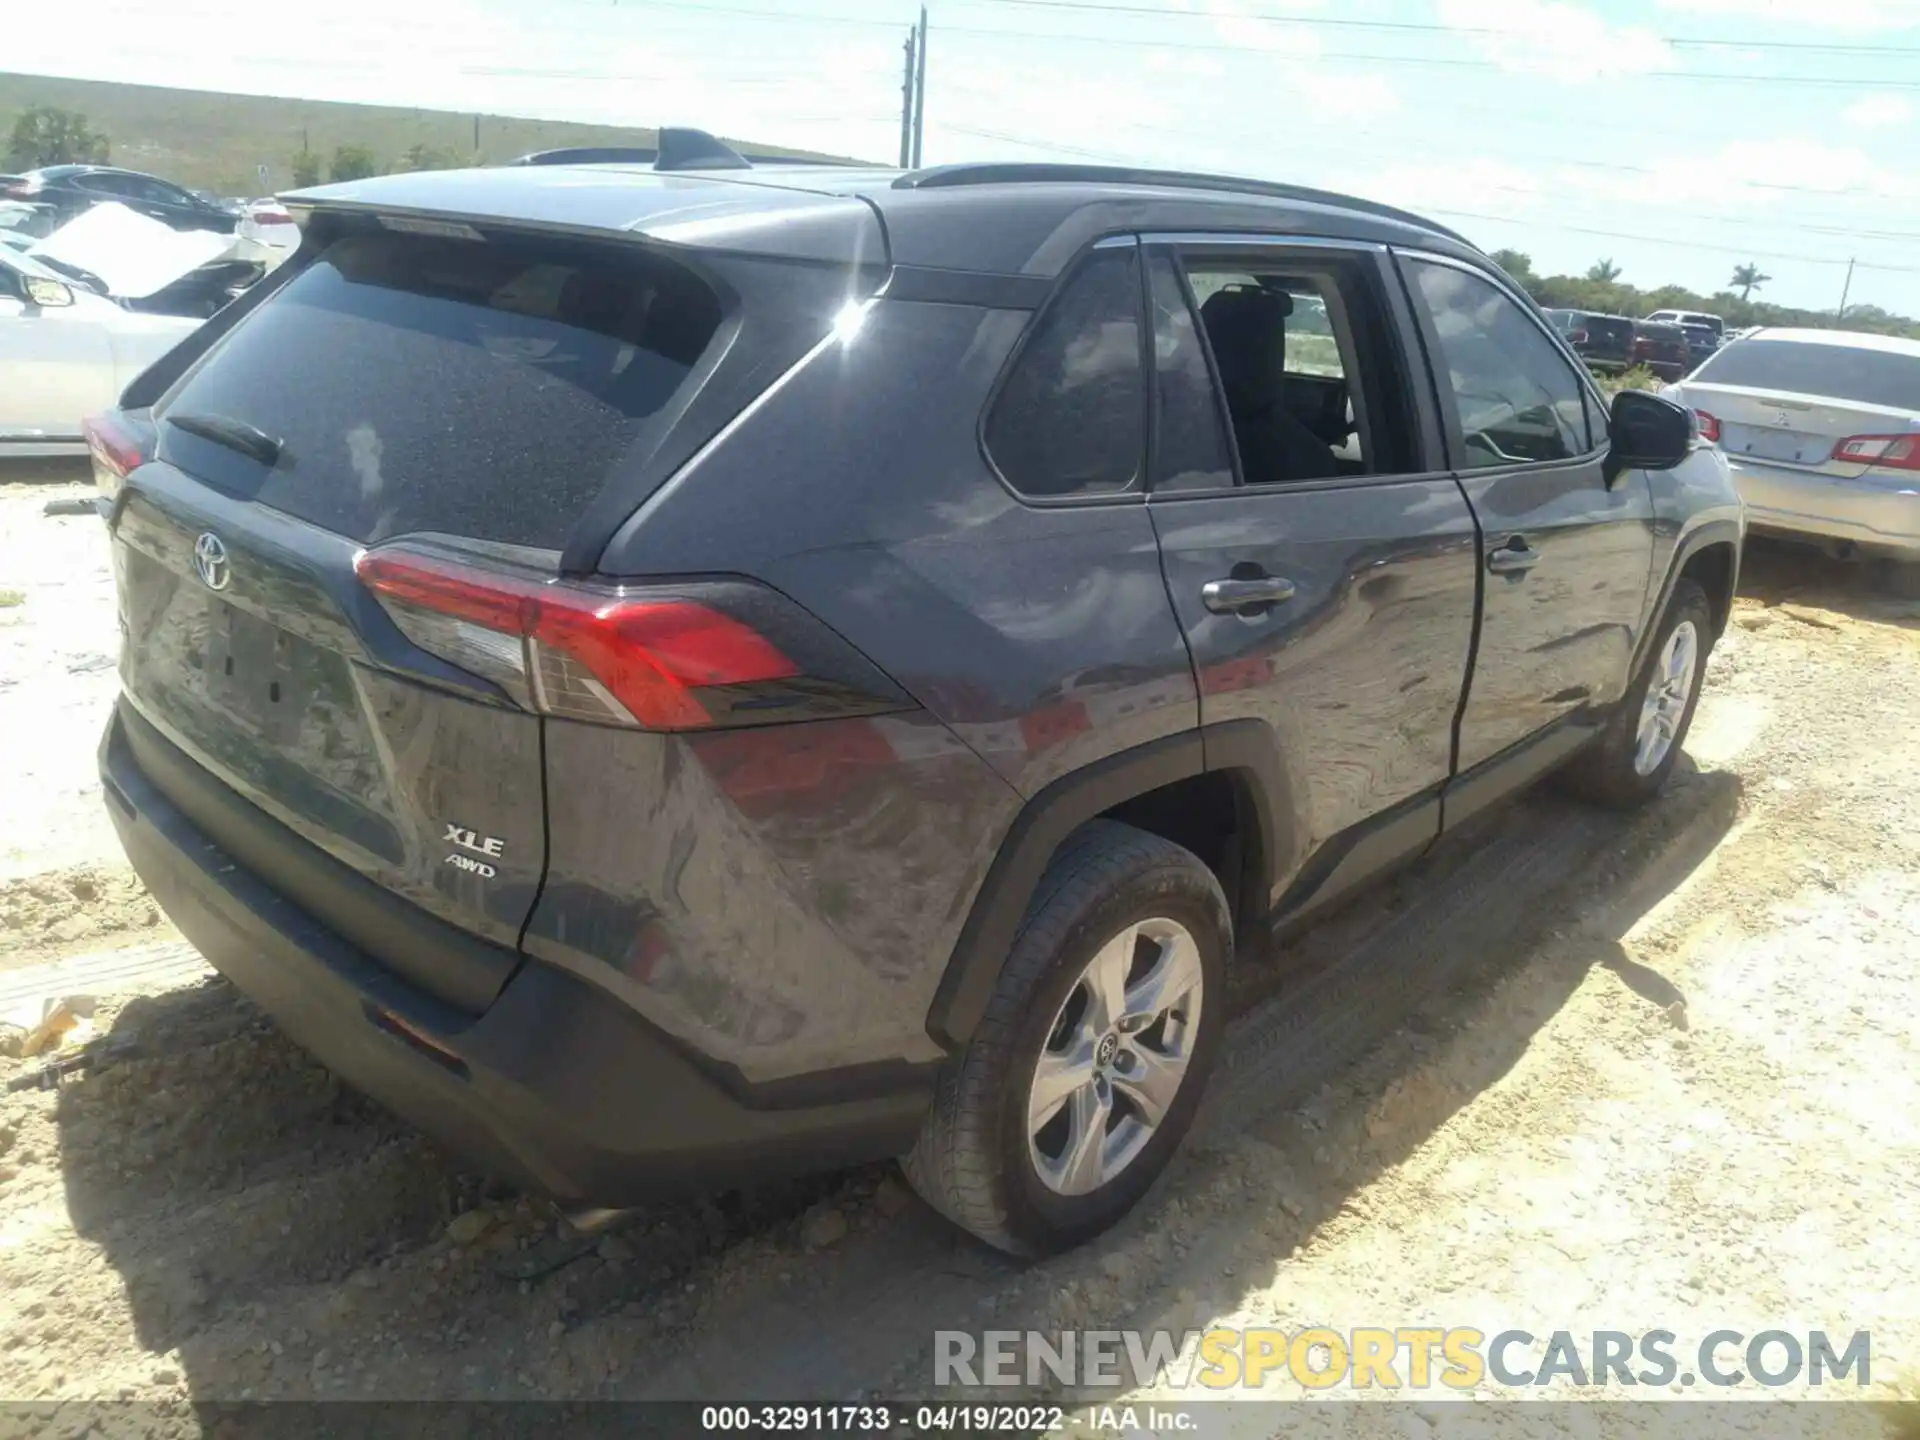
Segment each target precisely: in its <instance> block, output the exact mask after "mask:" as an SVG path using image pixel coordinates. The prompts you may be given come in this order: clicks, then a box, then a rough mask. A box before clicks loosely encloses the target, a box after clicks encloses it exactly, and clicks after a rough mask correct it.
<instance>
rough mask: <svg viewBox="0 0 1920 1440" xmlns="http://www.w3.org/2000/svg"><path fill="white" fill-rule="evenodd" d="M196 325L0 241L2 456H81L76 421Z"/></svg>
mask: <svg viewBox="0 0 1920 1440" xmlns="http://www.w3.org/2000/svg"><path fill="white" fill-rule="evenodd" d="M200 324H201V322H200V321H198V320H192V319H187V318H184V317H182V316H177V315H145V314H138V313H136V312H134V311H131V310H126V309H123V308H122V307H121V306H119V305H116V304H114V303H113V301H111V300H109V299H107V298H106V297H105V296H104V295H96V294H94V293H93V292H92V291H90V290H88V289H87V288H86V287H85V286H82V285H77V284H74V283H73V282H72V281H70V280H68V279H66V278H65V277H63V276H61V275H60V274H59V273H58V272H57V271H55V270H53V269H51V268H49V267H48V266H46V265H43V264H41V263H40V262H39V261H37V260H35V259H34V258H33V257H32V256H30V255H25V254H22V253H20V252H19V251H17V250H14V249H11V248H9V247H5V246H0V459H3V458H7V457H12V456H43V455H82V454H85V453H86V449H87V444H86V440H85V439H84V438H83V436H82V433H81V428H80V422H81V421H82V420H83V419H84V418H85V417H86V416H88V415H90V414H92V413H93V412H94V411H96V410H101V409H104V408H106V407H107V406H109V405H111V404H113V403H114V402H115V401H116V400H117V399H118V398H119V396H120V392H121V391H122V390H124V389H125V388H126V386H127V383H128V382H129V381H131V380H132V379H133V377H134V376H136V375H138V374H139V373H140V372H141V371H142V370H145V369H146V368H147V367H148V366H149V365H151V364H152V363H153V362H154V361H155V360H158V359H159V358H160V357H161V356H162V355H164V354H166V353H167V351H169V350H171V349H172V348H173V347H174V346H175V345H177V344H179V343H180V341H182V340H183V339H185V338H186V337H187V336H188V335H191V334H192V333H193V332H194V331H195V330H197V329H199V328H200Z"/></svg>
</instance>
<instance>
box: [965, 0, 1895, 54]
mask: <svg viewBox="0 0 1920 1440" xmlns="http://www.w3.org/2000/svg"><path fill="white" fill-rule="evenodd" d="M965 3H969V4H975V5H1011V6H1018V7H1019V8H1021V9H1028V10H1066V11H1088V10H1090V11H1097V12H1100V13H1102V14H1111V15H1148V16H1153V17H1156V18H1159V19H1164V20H1189V21H1191V20H1200V19H1204V18H1213V19H1221V20H1227V19H1231V20H1259V21H1264V22H1266V23H1268V24H1274V25H1305V26H1311V27H1314V28H1324V29H1329V30H1333V29H1344V30H1383V31H1389V32H1408V33H1412V34H1421V35H1488V36H1507V35H1511V34H1512V33H1513V32H1511V31H1508V30H1499V29H1495V28H1494V27H1492V26H1485V25H1442V24H1438V23H1436V22H1432V21H1419V20H1353V19H1348V18H1346V17H1344V16H1343V17H1329V16H1319V15H1299V14H1287V13H1283V12H1280V11H1275V10H1240V11H1236V12H1234V13H1233V14H1231V15H1216V16H1212V17H1206V16H1203V15H1200V14H1197V13H1195V12H1194V11H1191V10H1168V9H1164V8H1162V7H1161V6H1158V5H1123V4H1117V3H1113V0H965ZM1650 38H1652V39H1655V40H1659V41H1661V42H1662V43H1664V44H1667V45H1677V46H1685V47H1687V48H1689V49H1718V50H1809V51H1817V52H1820V53H1823V54H1835V55H1920V46H1898V45H1853V44H1841V43H1839V42H1835V41H1821V40H1805V41H1802V40H1716V39H1708V38H1706V37H1703V36H1692V35H1651V37H1650Z"/></svg>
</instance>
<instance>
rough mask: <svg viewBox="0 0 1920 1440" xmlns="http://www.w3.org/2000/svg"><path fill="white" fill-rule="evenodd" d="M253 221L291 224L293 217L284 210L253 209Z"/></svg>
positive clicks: (267, 223)
mask: <svg viewBox="0 0 1920 1440" xmlns="http://www.w3.org/2000/svg"><path fill="white" fill-rule="evenodd" d="M252 219H253V223H254V224H256V225H291V224H292V223H293V217H292V216H291V215H289V214H288V213H287V212H286V211H284V210H255V211H254V212H253V216H252Z"/></svg>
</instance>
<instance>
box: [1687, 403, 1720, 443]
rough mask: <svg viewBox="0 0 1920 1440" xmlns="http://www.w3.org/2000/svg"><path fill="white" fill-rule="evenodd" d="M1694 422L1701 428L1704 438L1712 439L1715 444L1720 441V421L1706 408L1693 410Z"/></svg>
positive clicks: (1701, 436) (1701, 434)
mask: <svg viewBox="0 0 1920 1440" xmlns="http://www.w3.org/2000/svg"><path fill="white" fill-rule="evenodd" d="M1693 423H1694V425H1695V426H1696V427H1697V428H1698V429H1699V431H1700V438H1701V439H1702V440H1707V441H1711V442H1712V443H1713V444H1715V445H1718V444H1719V443H1720V422H1719V421H1718V420H1716V419H1715V418H1714V417H1713V416H1711V415H1709V414H1708V413H1707V412H1706V411H1704V410H1696V411H1694V412H1693Z"/></svg>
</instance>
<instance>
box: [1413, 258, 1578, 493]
mask: <svg viewBox="0 0 1920 1440" xmlns="http://www.w3.org/2000/svg"><path fill="white" fill-rule="evenodd" d="M1409 269H1410V271H1411V273H1412V276H1413V280H1414V290H1415V293H1416V294H1417V295H1418V296H1419V297H1420V299H1421V300H1422V301H1424V303H1425V304H1426V307H1427V310H1428V312H1429V313H1430V314H1431V315H1432V317H1433V324H1434V329H1435V330H1436V331H1438V332H1439V336H1440V351H1441V358H1443V359H1444V360H1445V362H1446V367H1447V373H1446V374H1445V375H1442V376H1440V377H1439V379H1440V382H1441V383H1440V390H1441V398H1442V402H1443V403H1446V402H1448V401H1451V403H1452V405H1453V407H1454V411H1455V413H1456V414H1457V415H1458V416H1459V419H1460V433H1461V436H1462V438H1463V439H1464V441H1465V445H1466V455H1465V457H1464V459H1465V463H1466V465H1468V466H1469V467H1472V468H1481V467H1486V466H1494V465H1517V464H1525V463H1527V462H1529V461H1540V460H1569V459H1572V458H1573V457H1575V456H1577V455H1584V454H1586V452H1587V451H1588V450H1589V449H1591V448H1592V446H1591V443H1590V441H1589V437H1588V434H1587V414H1586V386H1584V385H1583V384H1581V383H1580V378H1579V377H1578V376H1577V375H1576V374H1575V373H1574V371H1573V367H1572V366H1570V365H1569V364H1568V363H1567V362H1566V361H1565V360H1564V359H1563V358H1561V355H1560V352H1559V351H1558V350H1557V349H1555V348H1554V346H1553V344H1552V342H1551V341H1549V340H1548V339H1547V337H1546V336H1545V335H1543V334H1542V333H1541V332H1540V329H1539V327H1538V326H1536V325H1535V324H1534V323H1533V322H1532V321H1531V320H1530V319H1528V318H1527V315H1526V313H1525V312H1524V311H1522V310H1521V309H1520V307H1519V306H1518V305H1516V304H1515V303H1514V302H1513V301H1512V300H1510V299H1509V298H1508V297H1507V296H1506V295H1505V294H1504V293H1502V292H1501V291H1500V290H1499V289H1498V288H1497V287H1495V286H1494V285H1493V284H1492V283H1491V282H1490V281H1486V280H1482V279H1480V278H1479V277H1478V276H1475V275H1469V274H1468V273H1467V272H1466V271H1464V270H1456V269H1454V268H1453V267H1452V266H1450V265H1431V264H1427V263H1425V262H1424V261H1418V260H1416V261H1411V262H1409Z"/></svg>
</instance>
